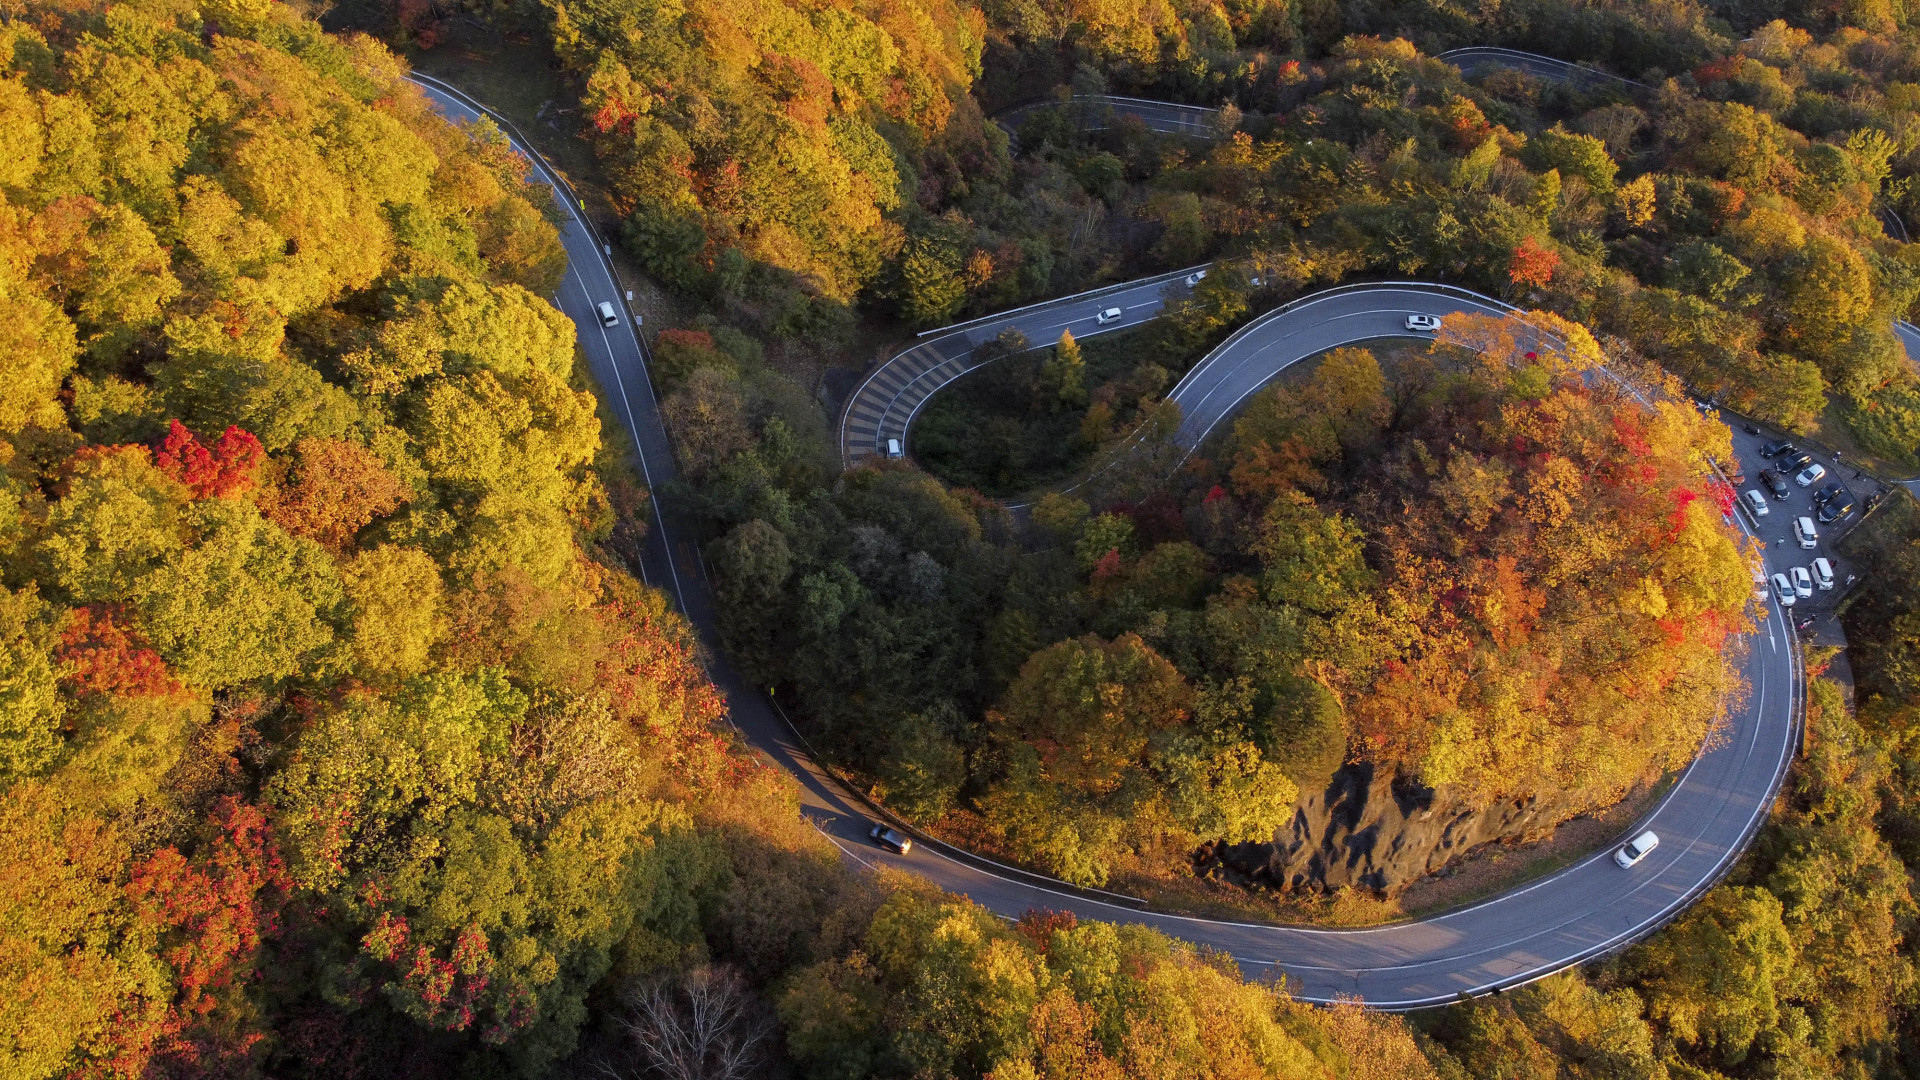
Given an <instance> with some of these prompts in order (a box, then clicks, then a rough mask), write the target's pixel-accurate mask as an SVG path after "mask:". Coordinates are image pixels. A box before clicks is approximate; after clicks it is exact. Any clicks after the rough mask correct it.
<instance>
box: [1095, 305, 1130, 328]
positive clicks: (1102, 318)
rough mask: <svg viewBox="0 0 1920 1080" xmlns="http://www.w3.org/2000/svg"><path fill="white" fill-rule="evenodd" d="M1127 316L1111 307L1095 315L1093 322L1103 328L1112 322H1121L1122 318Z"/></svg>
mask: <svg viewBox="0 0 1920 1080" xmlns="http://www.w3.org/2000/svg"><path fill="white" fill-rule="evenodd" d="M1125 314H1126V313H1125V312H1123V311H1121V310H1120V309H1119V308H1117V307H1110V308H1108V309H1107V310H1105V311H1103V312H1101V313H1100V314H1098V315H1095V316H1094V317H1093V321H1094V322H1097V323H1099V324H1100V325H1101V326H1105V325H1107V324H1108V323H1111V322H1119V321H1120V320H1121V319H1122V318H1124V317H1125Z"/></svg>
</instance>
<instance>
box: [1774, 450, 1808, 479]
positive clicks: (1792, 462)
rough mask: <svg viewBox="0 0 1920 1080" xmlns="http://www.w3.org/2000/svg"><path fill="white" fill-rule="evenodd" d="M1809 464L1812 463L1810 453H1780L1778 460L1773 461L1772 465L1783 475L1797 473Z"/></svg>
mask: <svg viewBox="0 0 1920 1080" xmlns="http://www.w3.org/2000/svg"><path fill="white" fill-rule="evenodd" d="M1811 464H1813V455H1812V454H1808V453H1799V454H1782V455H1780V460H1779V461H1776V462H1774V463H1773V467H1774V468H1776V469H1779V470H1780V474H1781V475H1782V476H1784V475H1786V474H1788V473H1797V472H1799V471H1800V470H1801V469H1804V468H1806V467H1807V466H1809V465H1811Z"/></svg>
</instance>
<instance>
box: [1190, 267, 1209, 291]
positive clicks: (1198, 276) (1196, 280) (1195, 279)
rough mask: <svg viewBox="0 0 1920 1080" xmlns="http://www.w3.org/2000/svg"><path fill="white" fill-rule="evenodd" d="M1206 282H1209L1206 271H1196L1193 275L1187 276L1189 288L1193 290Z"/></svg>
mask: <svg viewBox="0 0 1920 1080" xmlns="http://www.w3.org/2000/svg"><path fill="white" fill-rule="evenodd" d="M1205 280H1207V272H1206V271H1205V270H1195V271H1194V272H1193V273H1191V274H1188V275H1187V288H1189V289H1191V288H1193V287H1194V286H1195V285H1198V284H1200V283H1201V282H1203V281H1205Z"/></svg>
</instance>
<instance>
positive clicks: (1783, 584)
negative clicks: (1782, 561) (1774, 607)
mask: <svg viewBox="0 0 1920 1080" xmlns="http://www.w3.org/2000/svg"><path fill="white" fill-rule="evenodd" d="M1773 599H1774V601H1775V602H1777V603H1778V604H1779V605H1780V606H1781V607H1792V606H1793V582H1791V581H1789V580H1787V575H1785V574H1775V575H1773Z"/></svg>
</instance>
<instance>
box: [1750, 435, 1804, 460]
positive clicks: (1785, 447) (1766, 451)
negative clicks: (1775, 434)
mask: <svg viewBox="0 0 1920 1080" xmlns="http://www.w3.org/2000/svg"><path fill="white" fill-rule="evenodd" d="M1799 450H1800V448H1799V447H1797V446H1795V445H1793V444H1792V443H1790V442H1788V441H1787V440H1785V439H1781V440H1779V441H1778V442H1770V443H1768V444H1766V445H1765V446H1762V447H1761V448H1760V456H1761V457H1779V456H1780V455H1781V454H1794V453H1798V452H1799Z"/></svg>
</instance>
